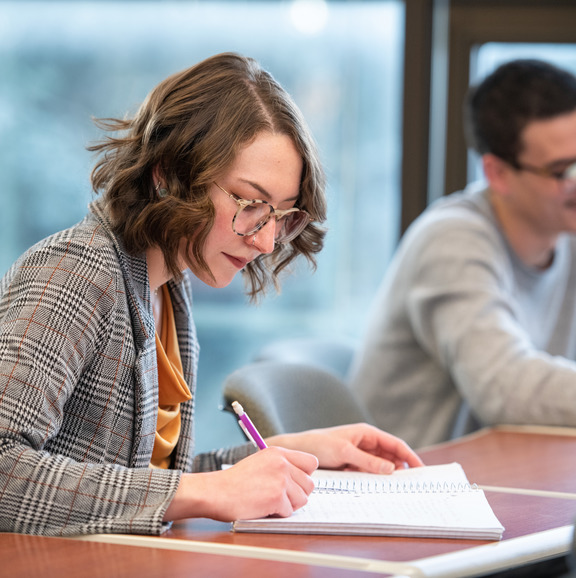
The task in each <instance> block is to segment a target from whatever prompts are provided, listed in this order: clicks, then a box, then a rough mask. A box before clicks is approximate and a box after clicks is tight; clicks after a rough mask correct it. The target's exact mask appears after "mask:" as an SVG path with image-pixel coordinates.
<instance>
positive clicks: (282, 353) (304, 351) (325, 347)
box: [254, 337, 356, 379]
mask: <svg viewBox="0 0 576 578" xmlns="http://www.w3.org/2000/svg"><path fill="white" fill-rule="evenodd" d="M355 351H356V344H355V343H353V342H352V341H351V340H346V339H343V338H337V337H333V338H326V337H295V338H286V339H279V340H276V341H272V342H271V343H269V344H268V345H265V346H264V347H263V348H262V349H261V350H260V351H258V353H257V354H256V356H255V357H254V361H284V362H290V363H302V364H305V365H314V366H317V367H321V368H323V369H325V370H327V371H330V372H332V373H335V374H336V375H338V376H340V377H342V378H344V379H345V378H346V377H347V375H348V370H349V368H350V364H351V362H352V358H353V357H354V353H355Z"/></svg>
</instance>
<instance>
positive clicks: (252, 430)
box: [232, 401, 268, 450]
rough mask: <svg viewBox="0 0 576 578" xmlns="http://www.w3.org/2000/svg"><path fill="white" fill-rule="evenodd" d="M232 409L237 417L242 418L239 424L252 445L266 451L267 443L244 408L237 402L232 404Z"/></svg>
mask: <svg viewBox="0 0 576 578" xmlns="http://www.w3.org/2000/svg"><path fill="white" fill-rule="evenodd" d="M232 409H233V410H234V412H235V413H236V415H237V416H238V417H239V418H240V419H239V420H238V423H239V424H240V427H241V428H242V430H243V431H244V433H245V434H246V435H247V436H248V439H249V440H251V441H252V443H253V444H254V445H255V446H256V447H257V448H259V449H261V450H263V449H266V448H267V447H268V446H267V445H266V442H265V441H264V440H263V439H262V436H261V435H260V434H259V433H258V430H257V429H256V426H255V425H254V424H253V423H252V420H251V419H250V418H249V417H248V414H247V413H246V412H245V411H244V408H243V407H242V406H241V405H240V404H239V403H238V402H237V401H233V402H232Z"/></svg>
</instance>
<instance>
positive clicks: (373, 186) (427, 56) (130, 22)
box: [0, 0, 576, 451]
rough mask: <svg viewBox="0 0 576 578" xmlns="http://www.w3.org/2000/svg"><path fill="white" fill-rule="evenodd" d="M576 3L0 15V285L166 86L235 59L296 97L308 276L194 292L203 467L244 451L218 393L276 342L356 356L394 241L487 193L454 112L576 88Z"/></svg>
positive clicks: (373, 3)
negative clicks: (463, 200)
mask: <svg viewBox="0 0 576 578" xmlns="http://www.w3.org/2000/svg"><path fill="white" fill-rule="evenodd" d="M570 22H572V23H574V22H576V3H574V2H573V1H572V0H569V1H554V0H547V1H524V2H517V1H513V0H500V1H499V2H490V1H486V0H485V1H481V0H478V1H474V0H459V1H458V0H452V1H450V0H405V1H404V0H347V1H344V0H340V1H337V0H285V1H280V0H278V1H239V0H238V1H227V2H220V1H209V0H180V1H175V0H173V1H161V0H156V1H154V0H148V1H141V0H138V1H128V0H124V1H115V0H107V1H99V2H97V1H92V2H88V1H82V0H76V1H68V2H66V1H60V2H53V1H50V0H43V1H37V2H30V1H26V0H18V1H5V0H0V152H1V154H0V195H1V202H2V204H1V207H2V208H1V210H0V248H1V249H0V275H2V274H4V272H5V271H6V270H7V269H8V267H9V266H10V264H11V263H12V262H13V261H14V260H15V259H16V258H17V257H18V255H20V253H22V252H23V251H24V250H25V249H26V248H28V247H29V246H30V245H32V244H33V243H35V242H36V241H38V240H40V239H41V238H43V237H45V236H47V235H49V234H51V233H53V232H55V231H57V230H60V229H63V228H65V227H68V226H70V225H72V224H74V223H76V222H77V221H78V220H80V219H81V218H82V217H83V216H84V215H85V213H86V207H87V204H88V202H89V201H90V200H91V198H92V192H91V190H90V184H89V174H90V171H91V168H92V164H93V162H94V158H93V157H92V156H91V154H90V153H88V152H87V151H86V148H85V147H86V146H87V145H88V144H90V143H91V142H93V141H95V140H97V139H98V138H99V137H100V135H99V133H98V132H97V131H96V129H95V127H94V124H93V122H92V119H93V118H94V117H100V118H101V117H123V116H125V115H130V114H132V113H133V112H134V111H135V110H136V108H137V107H138V105H139V104H140V102H141V101H142V100H143V98H144V97H145V95H146V94H147V93H148V92H149V91H150V90H151V89H152V88H153V87H154V85H156V84H157V83H158V82H159V81H161V80H162V79H164V78H165V77H166V76H168V75H169V74H172V73H174V72H177V71H179V70H182V69H184V68H187V67H189V66H191V65H192V64H194V63H196V62H198V61H199V60H202V59H203V58H205V57H207V56H210V55H212V54H216V53H218V52H224V51H236V52H240V53H243V54H246V55H249V56H252V57H254V58H256V59H258V60H259V61H260V62H261V63H262V64H263V66H264V67H265V68H267V69H268V70H269V71H270V72H271V73H272V74H273V75H274V76H275V77H276V78H277V79H278V80H279V81H280V82H281V83H282V84H283V86H284V87H285V88H286V89H287V90H288V91H289V92H290V93H291V94H292V96H293V97H294V99H295V100H296V102H297V103H298V105H299V106H300V108H301V109H302V111H303V113H304V115H305V117H306V118H307V120H308V122H309V124H310V126H311V129H312V132H313V133H314V135H315V137H316V140H317V142H318V145H319V149H320V153H321V157H322V160H323V162H324V165H325V168H326V173H327V176H328V197H329V220H328V227H329V231H328V235H327V238H326V245H325V250H324V252H323V253H322V254H321V255H320V256H319V259H318V270H317V271H316V273H314V274H313V273H312V272H311V271H310V270H309V268H308V267H307V266H306V265H305V264H304V263H303V264H302V265H301V266H300V267H299V268H297V269H296V270H295V271H294V273H293V274H292V275H291V276H290V277H287V278H286V279H285V281H284V285H283V290H282V293H281V295H279V296H276V295H272V294H271V295H269V296H268V297H267V298H266V299H265V300H264V301H263V302H262V303H261V304H259V305H257V306H251V305H248V304H247V301H246V299H245V298H244V295H243V282H242V279H241V278H240V277H239V278H237V279H236V280H235V281H234V282H233V283H232V284H231V285H230V286H229V287H227V288H226V289H219V290H213V289H211V288H209V287H207V286H205V285H203V284H201V283H198V284H197V286H196V287H195V294H194V300H195V321H196V324H197V328H198V333H199V338H200V344H201V356H200V367H199V376H198V393H197V401H196V415H197V421H196V436H197V449H198V451H203V450H208V449H211V448H214V447H221V446H226V445H230V444H234V443H237V442H241V441H242V440H243V436H242V435H241V432H240V430H239V428H238V427H237V425H236V423H235V420H234V419H233V418H232V417H231V416H229V415H228V414H225V413H223V412H221V411H220V410H219V405H220V403H221V393H220V391H221V385H222V382H223V380H224V378H225V377H226V375H228V374H229V373H231V372H232V371H233V370H234V369H236V368H237V367H239V366H240V365H243V364H245V363H248V362H249V361H250V360H251V359H252V358H253V356H254V355H255V354H256V352H257V351H258V350H259V349H260V348H261V347H262V346H263V345H264V344H266V343H268V342H269V341H271V340H275V339H281V338H285V337H299V336H321V337H322V336H326V337H334V336H337V337H341V338H343V339H349V340H352V341H354V340H357V339H359V337H360V336H361V335H362V332H363V329H364V325H365V321H366V315H367V311H368V308H369V305H370V302H371V300H372V297H373V295H374V294H375V292H376V289H377V287H378V285H379V282H380V280H381V278H382V275H383V273H384V271H385V269H386V267H387V264H388V262H389V260H390V257H391V256H392V254H393V251H394V249H395V247H396V244H397V242H398V239H399V238H400V236H401V235H402V233H403V231H404V230H405V228H406V227H407V226H408V225H409V224H410V222H411V221H412V220H413V219H414V218H415V217H416V216H417V215H418V214H419V213H420V212H421V211H422V210H423V209H424V207H425V206H426V205H427V204H428V203H429V202H431V201H432V200H433V199H434V198H437V197H438V196H440V195H443V194H446V193H448V192H451V191H453V190H456V189H458V188H461V187H462V186H464V185H465V184H466V182H467V181H469V180H472V179H475V178H478V177H480V176H481V175H480V174H479V172H478V168H477V163H476V160H475V159H474V158H473V156H471V155H470V154H469V153H468V152H467V150H466V147H465V144H464V140H463V134H462V125H461V105H462V99H463V96H464V94H465V91H466V88H467V87H468V86H469V84H470V82H474V81H475V80H476V79H478V78H481V77H482V76H484V75H485V74H486V73H487V72H488V71H490V70H491V69H493V68H494V66H496V65H497V64H499V63H501V62H503V61H505V60H509V59H511V58H516V57H530V56H536V57H539V58H545V59H548V60H550V61H553V62H556V63H558V64H560V65H562V66H564V67H566V68H569V69H571V70H573V71H574V72H576V44H574V43H573V40H574V30H573V26H570Z"/></svg>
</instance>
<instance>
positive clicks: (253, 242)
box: [252, 235, 256, 247]
mask: <svg viewBox="0 0 576 578" xmlns="http://www.w3.org/2000/svg"><path fill="white" fill-rule="evenodd" d="M255 245H256V235H254V238H253V239H252V246H253V247H254V246H255Z"/></svg>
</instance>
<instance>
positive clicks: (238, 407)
mask: <svg viewBox="0 0 576 578" xmlns="http://www.w3.org/2000/svg"><path fill="white" fill-rule="evenodd" d="M232 409H233V410H234V411H235V412H236V413H243V411H244V408H243V407H242V406H241V405H240V404H239V403H238V402H237V401H233V402H232Z"/></svg>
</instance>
